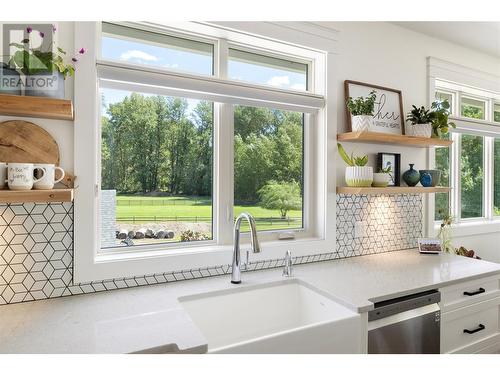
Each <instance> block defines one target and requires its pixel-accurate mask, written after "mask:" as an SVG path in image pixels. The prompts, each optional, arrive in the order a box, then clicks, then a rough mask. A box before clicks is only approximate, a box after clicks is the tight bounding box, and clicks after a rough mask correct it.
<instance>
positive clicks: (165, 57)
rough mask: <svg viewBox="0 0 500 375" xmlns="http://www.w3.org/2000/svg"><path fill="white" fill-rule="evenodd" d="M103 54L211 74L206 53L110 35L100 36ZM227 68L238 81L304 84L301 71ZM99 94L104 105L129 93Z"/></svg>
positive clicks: (296, 86)
mask: <svg viewBox="0 0 500 375" xmlns="http://www.w3.org/2000/svg"><path fill="white" fill-rule="evenodd" d="M102 57H103V58H104V59H110V60H117V61H123V62H128V63H134V64H144V65H150V66H154V67H160V68H167V69H172V70H178V71H185V72H189V73H194V74H204V75H211V74H212V57H211V56H210V55H209V54H204V53H201V52H196V51H189V50H181V49H178V48H169V47H168V46H161V47H160V46H156V45H150V44H146V43H138V42H132V41H128V40H121V39H117V38H111V37H103V39H102ZM228 71H229V78H231V79H236V80H241V81H248V82H253V83H259V84H267V85H272V86H275V87H281V88H288V89H297V90H304V89H305V85H306V78H305V75H304V74H301V73H297V72H293V71H289V70H285V69H279V68H278V69H275V68H272V67H269V66H262V65H256V64H248V63H245V62H241V61H229V67H228ZM102 93H103V94H104V96H105V101H106V104H111V103H116V102H119V101H121V100H123V98H124V97H125V96H127V95H128V94H129V93H128V92H126V91H120V90H109V89H102ZM188 102H189V107H190V110H191V109H192V108H193V107H194V106H195V105H196V103H197V102H198V101H197V100H188Z"/></svg>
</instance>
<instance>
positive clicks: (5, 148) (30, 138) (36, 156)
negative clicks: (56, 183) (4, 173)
mask: <svg viewBox="0 0 500 375" xmlns="http://www.w3.org/2000/svg"><path fill="white" fill-rule="evenodd" d="M0 162H5V163H46V164H55V165H59V162H60V157H59V146H58V145H57V142H56V141H55V139H54V138H53V137H52V136H51V135H50V134H49V132H47V131H46V130H45V129H43V128H41V127H40V126H38V125H35V124H33V123H32V122H28V121H22V120H11V121H4V122H0ZM73 181H74V176H73V175H72V174H71V173H68V172H66V176H65V178H64V180H63V181H61V183H63V184H64V185H66V186H67V187H73Z"/></svg>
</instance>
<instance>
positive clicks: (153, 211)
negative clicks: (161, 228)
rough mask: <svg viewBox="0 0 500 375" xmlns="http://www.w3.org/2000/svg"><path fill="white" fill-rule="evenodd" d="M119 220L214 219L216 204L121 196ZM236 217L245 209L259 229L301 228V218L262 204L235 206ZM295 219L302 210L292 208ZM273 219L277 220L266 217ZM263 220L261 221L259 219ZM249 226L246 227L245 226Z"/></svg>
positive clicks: (198, 199)
mask: <svg viewBox="0 0 500 375" xmlns="http://www.w3.org/2000/svg"><path fill="white" fill-rule="evenodd" d="M116 199H117V207H116V219H117V220H118V221H120V222H135V223H141V222H154V221H155V220H156V221H162V220H165V219H166V218H168V220H172V221H182V222H210V221H211V216H212V206H211V202H210V200H209V199H207V198H206V197H140V196H123V195H120V196H117V197H116ZM234 211H235V216H237V215H239V214H240V213H241V212H248V213H250V214H251V215H252V216H253V217H254V218H255V219H257V229H259V230H269V229H283V228H297V227H300V226H301V224H300V221H298V222H297V221H295V222H293V221H292V222H290V225H289V223H288V222H282V221H280V214H279V211H278V210H268V209H265V208H262V207H259V206H255V205H254V206H235V208H234ZM288 216H289V217H290V218H291V219H294V218H295V219H297V218H298V219H300V218H301V216H302V212H301V211H290V212H289V213H288ZM263 218H273V219H274V221H270V220H265V221H264V220H263ZM259 219H260V220H259ZM245 228H246V226H244V229H245Z"/></svg>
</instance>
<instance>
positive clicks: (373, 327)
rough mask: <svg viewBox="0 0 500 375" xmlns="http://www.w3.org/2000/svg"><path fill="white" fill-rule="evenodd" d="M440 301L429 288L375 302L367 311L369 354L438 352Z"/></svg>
mask: <svg viewBox="0 0 500 375" xmlns="http://www.w3.org/2000/svg"><path fill="white" fill-rule="evenodd" d="M440 300H441V294H440V293H439V291H437V290H431V291H427V292H422V293H418V294H412V295H409V296H405V297H401V298H395V299H391V300H388V301H383V302H378V303H375V309H374V310H372V311H370V312H368V353H369V354H409V353H416V354H418V353H420V354H439V346H440V320H441V319H440V318H441V316H440V310H439V305H438V302H439V301H440Z"/></svg>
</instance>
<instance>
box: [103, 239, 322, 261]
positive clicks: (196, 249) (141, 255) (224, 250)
mask: <svg viewBox="0 0 500 375" xmlns="http://www.w3.org/2000/svg"><path fill="white" fill-rule="evenodd" d="M311 242H313V243H314V242H316V243H319V242H324V240H323V239H321V238H319V237H308V238H300V239H295V240H280V241H260V245H261V249H262V251H261V253H259V254H252V255H251V257H253V258H254V259H255V260H264V259H270V257H269V252H270V251H271V252H272V253H274V251H275V250H277V249H279V248H282V247H283V246H293V247H294V248H295V247H297V246H298V247H300V246H301V245H304V244H305V243H308V244H309V243H311ZM247 249H250V244H247V243H242V244H241V251H242V252H243V251H246V250H247ZM296 250H298V251H300V248H299V249H296ZM266 252H267V255H268V256H266ZM204 253H210V254H215V253H218V254H230V255H232V253H233V246H232V245H224V246H222V245H213V244H207V245H201V244H200V245H194V246H184V247H182V248H167V249H161V248H157V249H154V250H144V251H134V250H132V251H130V253H126V252H123V251H121V252H110V253H109V254H103V253H100V254H98V255H97V256H96V257H95V262H96V263H101V262H103V263H104V262H113V261H119V260H131V259H146V258H151V257H155V258H158V257H177V256H179V257H181V256H189V255H195V254H204ZM273 255H274V254H273ZM282 255H283V256H284V254H282ZM272 258H276V256H273V257H272ZM227 263H229V262H227Z"/></svg>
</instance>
